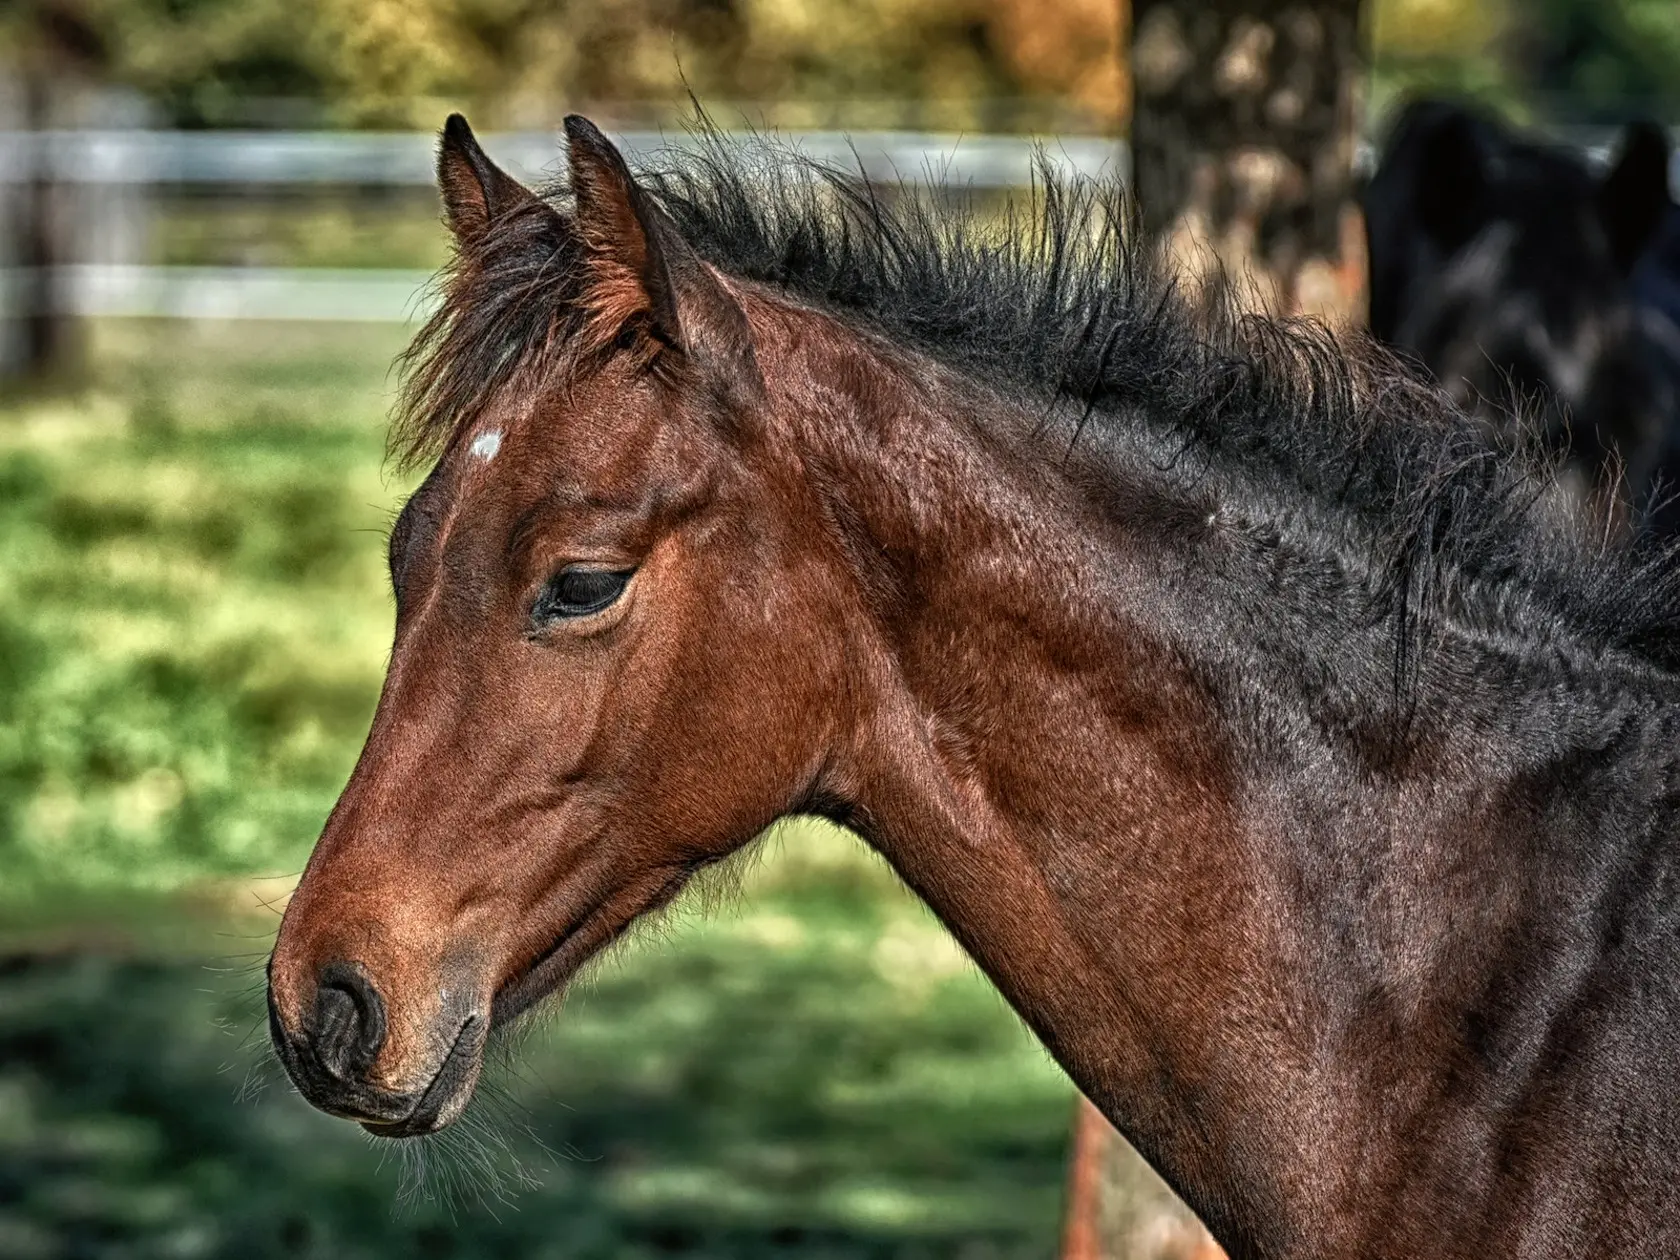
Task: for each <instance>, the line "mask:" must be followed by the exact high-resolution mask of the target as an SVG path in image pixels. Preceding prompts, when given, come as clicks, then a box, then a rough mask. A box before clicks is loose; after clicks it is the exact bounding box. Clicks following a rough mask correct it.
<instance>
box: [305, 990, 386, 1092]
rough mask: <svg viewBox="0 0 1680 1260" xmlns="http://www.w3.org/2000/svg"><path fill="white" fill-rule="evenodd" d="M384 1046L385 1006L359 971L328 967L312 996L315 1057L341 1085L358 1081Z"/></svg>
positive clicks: (377, 992) (365, 1073)
mask: <svg viewBox="0 0 1680 1260" xmlns="http://www.w3.org/2000/svg"><path fill="white" fill-rule="evenodd" d="M384 1044H385V1003H384V1000H383V999H381V998H380V996H379V991H378V990H377V989H375V988H374V987H373V985H372V984H371V983H369V981H368V978H367V977H366V976H365V975H363V974H362V970H361V968H360V967H357V966H355V965H354V964H351V963H328V964H327V965H326V966H325V967H323V968H322V969H321V980H320V987H319V988H318V989H317V990H316V992H315V1055H316V1057H317V1058H318V1059H319V1060H320V1062H321V1066H322V1067H324V1068H325V1069H326V1070H327V1071H328V1072H329V1073H330V1074H332V1075H333V1076H336V1077H337V1078H338V1079H339V1080H341V1081H354V1080H361V1079H362V1078H364V1077H365V1076H366V1075H367V1072H368V1069H369V1068H371V1067H372V1066H373V1061H374V1059H375V1058H376V1057H377V1056H378V1054H379V1048H380V1046H382V1045H384Z"/></svg>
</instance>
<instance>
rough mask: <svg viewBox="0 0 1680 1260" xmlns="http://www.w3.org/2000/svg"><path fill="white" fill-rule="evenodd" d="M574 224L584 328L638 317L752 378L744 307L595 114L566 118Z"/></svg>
mask: <svg viewBox="0 0 1680 1260" xmlns="http://www.w3.org/2000/svg"><path fill="white" fill-rule="evenodd" d="M566 141H567V148H568V152H569V154H570V161H571V184H572V195H573V197H574V199H575V201H576V208H575V214H574V229H575V231H576V233H577V236H578V239H579V240H580V241H581V242H582V244H583V248H584V253H585V255H586V257H587V258H588V260H589V266H590V270H591V272H592V273H593V274H592V276H591V293H590V296H589V298H588V305H589V306H590V307H591V308H592V312H593V314H592V318H591V321H590V322H591V325H592V326H593V329H594V335H593V337H592V338H591V339H592V340H593V341H595V342H597V343H598V344H605V343H607V342H610V341H611V340H613V339H614V338H615V337H617V335H618V334H619V333H620V332H621V331H623V329H624V328H625V327H626V326H629V325H632V324H640V325H641V326H643V327H644V328H645V329H646V331H647V332H648V333H650V334H651V335H652V336H653V337H655V338H656V339H657V340H658V341H660V342H662V343H663V344H664V345H666V346H669V347H671V348H674V349H676V350H678V351H681V352H682V353H683V354H684V355H686V356H688V357H690V358H692V359H694V360H696V361H698V362H700V363H702V364H704V365H706V366H708V367H711V368H717V369H724V370H726V371H727V372H728V374H729V376H730V377H731V378H733V380H734V382H735V383H750V382H753V381H759V380H760V378H759V376H758V368H757V363H756V360H755V359H754V356H753V350H752V333H751V330H750V328H749V327H748V326H747V318H746V315H745V314H744V313H743V312H742V310H741V308H740V306H739V305H738V304H737V303H736V301H735V299H734V298H733V297H731V296H730V294H729V293H728V291H727V290H726V289H725V288H724V287H723V285H722V284H721V283H719V281H718V279H717V277H716V276H715V275H713V273H712V272H711V270H710V269H709V268H708V267H707V266H706V265H705V263H703V262H702V261H701V260H700V258H699V257H698V256H697V255H696V254H695V253H694V251H693V250H692V249H691V248H689V246H688V243H687V242H686V241H684V240H683V239H682V236H681V234H680V233H679V232H678V231H677V229H676V226H675V225H674V224H673V223H672V222H671V221H670V219H668V218H667V217H666V216H665V214H664V213H663V212H662V211H661V210H660V209H659V207H658V206H657V205H656V204H655V203H654V201H653V199H652V198H651V197H649V196H648V194H647V193H646V192H645V191H644V190H643V189H642V188H641V186H640V185H638V184H637V182H636V179H635V177H634V176H633V175H632V174H631V173H630V168H629V167H628V166H626V165H625V162H624V158H623V156H622V155H621V154H620V153H619V151H618V150H617V149H616V148H614V147H613V145H612V142H611V141H609V140H608V139H607V138H606V137H605V136H604V135H602V134H601V131H600V129H599V128H598V127H596V126H595V124H594V123H592V122H590V121H589V120H588V119H587V118H582V117H579V116H578V115H576V114H573V115H572V116H571V117H569V118H567V119H566Z"/></svg>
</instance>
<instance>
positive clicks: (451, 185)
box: [437, 114, 536, 241]
mask: <svg viewBox="0 0 1680 1260" xmlns="http://www.w3.org/2000/svg"><path fill="white" fill-rule="evenodd" d="M437 178H438V190H439V191H440V192H442V194H443V210H444V216H445V218H446V219H447V220H448V222H449V229H450V231H452V232H454V233H455V237H456V239H457V240H460V241H469V240H474V239H476V238H477V237H479V236H482V235H483V234H484V232H485V231H486V230H487V229H488V228H489V227H490V225H491V224H493V223H494V222H495V221H496V220H497V219H499V218H501V217H502V216H503V215H505V214H507V213H508V212H509V211H510V210H512V209H514V208H515V207H516V206H520V205H524V204H525V203H527V202H530V201H534V200H535V199H536V195H535V194H534V193H532V192H531V190H530V189H529V188H527V187H525V185H523V184H521V183H520V182H519V181H518V180H516V179H515V178H513V176H511V175H509V174H508V173H507V172H506V171H504V170H502V168H501V167H499V166H497V165H496V164H495V163H494V162H492V161H491V160H490V158H489V157H488V156H487V155H486V154H485V152H484V150H483V148H481V147H480V145H479V143H478V138H477V137H476V136H474V135H473V133H472V128H471V127H469V126H467V120H466V119H465V118H463V117H461V115H459V114H451V115H449V119H448V121H446V122H445V123H444V124H443V135H442V136H441V137H440V138H439V140H438V159H437Z"/></svg>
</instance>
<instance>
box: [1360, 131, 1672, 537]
mask: <svg viewBox="0 0 1680 1260" xmlns="http://www.w3.org/2000/svg"><path fill="white" fill-rule="evenodd" d="M1668 168H1669V146H1668V140H1667V136H1666V134H1665V133H1664V132H1663V131H1662V130H1661V129H1660V128H1658V127H1655V126H1651V125H1647V124H1635V125H1633V126H1631V127H1629V128H1628V129H1627V131H1626V133H1625V136H1624V138H1623V140H1622V143H1621V145H1620V151H1619V153H1618V155H1617V157H1616V159H1615V161H1614V162H1613V163H1612V164H1611V165H1610V167H1609V168H1608V169H1607V171H1606V172H1605V173H1604V174H1603V175H1601V176H1595V175H1594V174H1593V173H1591V172H1590V171H1589V170H1588V168H1587V165H1586V163H1585V161H1584V160H1583V159H1582V158H1581V157H1579V156H1577V155H1576V154H1575V153H1572V152H1569V151H1567V150H1565V149H1563V148H1561V147H1559V146H1554V145H1550V144H1546V143H1542V142H1540V141H1538V140H1534V139H1530V138H1526V137H1523V136H1519V135H1517V134H1516V133H1514V132H1512V131H1511V130H1510V129H1508V128H1506V127H1505V126H1503V125H1502V124H1500V123H1499V122H1497V121H1496V120H1494V119H1492V118H1490V117H1487V116H1485V115H1483V114H1480V113H1477V112H1474V111H1472V110H1470V109H1468V108H1467V107H1464V106H1461V105H1458V104H1454V103H1451V102H1444V101H1418V102H1414V103H1412V104H1411V105H1409V106H1407V107H1406V109H1405V110H1404V111H1403V112H1402V113H1401V115H1400V117H1399V120H1398V122H1397V123H1396V125H1395V126H1394V128H1393V131H1392V133H1391V136H1390V138H1389V141H1388V143H1387V145H1386V147H1385V149H1384V152H1383V155H1382V160H1381V162H1380V164H1379V166H1378V169H1377V171H1376V173H1375V174H1374V175H1373V177H1372V179H1371V182H1370V184H1369V186H1368V187H1367V190H1366V194H1365V198H1364V203H1365V205H1364V208H1365V222H1366V230H1367V236H1368V245H1369V255H1370V264H1371V284H1370V302H1371V320H1370V322H1371V331H1372V332H1373V333H1374V334H1375V335H1376V336H1377V337H1378V338H1380V339H1381V340H1383V341H1385V342H1387V343H1389V344H1390V345H1392V346H1394V347H1396V348H1398V349H1400V350H1402V351H1403V352H1405V353H1406V354H1407V355H1409V356H1412V357H1414V358H1416V359H1417V360H1418V361H1420V362H1421V363H1422V364H1423V365H1424V366H1425V367H1426V368H1427V369H1428V370H1429V371H1430V372H1431V373H1432V374H1433V375H1434V376H1435V378H1436V379H1437V380H1439V381H1440V382H1441V383H1442V384H1443V385H1444V386H1445V387H1446V388H1447V390H1448V391H1449V392H1450V393H1452V395H1453V396H1454V397H1455V398H1456V399H1457V400H1458V401H1459V403H1460V404H1461V405H1463V406H1465V407H1466V408H1468V409H1471V410H1475V411H1477V412H1479V413H1480V414H1482V415H1483V416H1484V417H1486V418H1488V419H1490V420H1492V421H1494V422H1495V423H1498V424H1504V423H1506V422H1507V421H1508V418H1509V417H1511V416H1512V415H1515V414H1524V415H1525V416H1527V417H1528V418H1530V419H1531V420H1535V421H1538V427H1539V428H1541V430H1542V431H1543V433H1544V435H1545V437H1546V440H1548V441H1549V442H1551V443H1553V444H1554V445H1556V446H1558V447H1560V448H1566V449H1567V451H1568V453H1569V459H1570V463H1569V475H1570V478H1571V479H1572V480H1573V481H1574V482H1575V485H1576V488H1577V489H1578V490H1579V491H1581V492H1583V493H1586V492H1593V491H1596V492H1598V493H1599V494H1601V495H1605V494H1607V495H1610V496H1615V497H1617V498H1622V499H1626V500H1629V501H1631V503H1632V504H1633V505H1634V506H1635V509H1636V511H1637V510H1644V509H1648V508H1650V507H1651V506H1652V502H1651V501H1652V500H1653V499H1655V500H1656V501H1657V502H1656V506H1657V508H1658V511H1659V514H1660V515H1662V520H1661V521H1659V522H1657V523H1658V524H1659V527H1662V526H1663V525H1665V524H1666V523H1667V519H1668V516H1670V515H1675V514H1674V513H1672V512H1667V513H1664V512H1663V509H1664V507H1665V500H1666V495H1667V494H1672V493H1673V492H1674V491H1676V490H1680V486H1675V485H1673V484H1671V483H1672V482H1673V480H1674V476H1675V473H1676V472H1680V462H1676V461H1675V460H1674V458H1673V444H1674V443H1675V442H1676V441H1680V331H1677V330H1676V326H1675V324H1674V323H1673V321H1674V320H1675V319H1676V318H1680V269H1677V270H1675V271H1674V272H1673V273H1672V274H1670V272H1669V271H1668V265H1669V264H1668V260H1667V258H1666V255H1663V254H1661V253H1659V251H1657V250H1656V249H1654V248H1653V247H1654V245H1655V243H1656V242H1657V240H1658V238H1659V237H1660V236H1661V234H1662V233H1663V231H1664V228H1665V221H1666V220H1667V218H1668V217H1669V216H1670V215H1671V214H1674V213H1675V211H1674V207H1673V204H1672V202H1671V200H1670V195H1669V186H1668ZM1675 227H1676V228H1680V224H1676V225H1675ZM1676 261H1680V260H1676ZM1665 307H1670V308H1672V309H1664V308H1665ZM1665 483H1670V484H1665Z"/></svg>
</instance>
